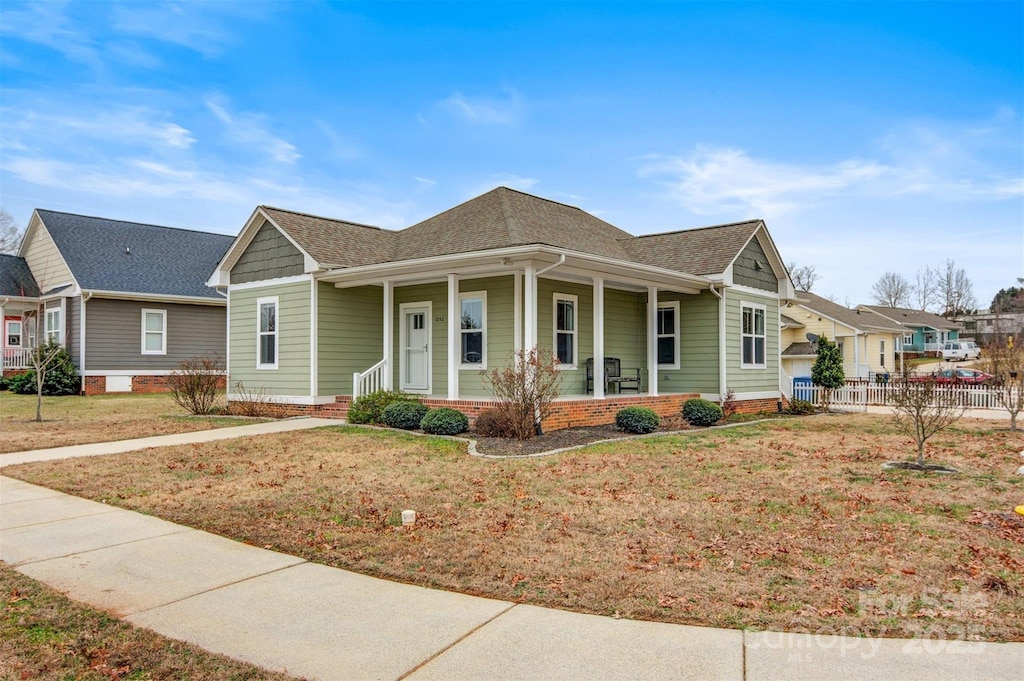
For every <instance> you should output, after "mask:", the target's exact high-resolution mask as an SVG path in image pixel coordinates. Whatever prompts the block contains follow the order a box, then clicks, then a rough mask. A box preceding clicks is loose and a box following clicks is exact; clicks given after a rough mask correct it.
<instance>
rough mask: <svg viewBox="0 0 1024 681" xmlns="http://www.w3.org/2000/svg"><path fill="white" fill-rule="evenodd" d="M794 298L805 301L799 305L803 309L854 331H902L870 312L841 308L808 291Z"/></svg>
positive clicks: (897, 325)
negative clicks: (829, 318)
mask: <svg viewBox="0 0 1024 681" xmlns="http://www.w3.org/2000/svg"><path fill="white" fill-rule="evenodd" d="M796 297H797V298H798V299H800V300H803V301H806V302H801V303H800V304H801V305H803V306H804V307H807V308H808V309H811V310H814V311H815V312H817V313H819V314H823V315H825V316H827V317H831V318H832V319H835V320H836V321H837V322H842V323H843V324H846V325H847V326H850V327H853V328H854V329H858V330H861V331H868V330H871V331H893V332H897V331H903V329H902V328H900V326H899V324H893V323H892V322H890V321H888V320H886V319H883V318H881V317H878V316H876V315H874V314H871V313H870V312H861V311H859V310H851V309H850V308H848V307H843V306H842V305H839V304H838V303H833V302H832V301H831V300H829V299H828V298H822V297H821V296H817V295H815V294H813V293H811V292H810V291H797V292H796Z"/></svg>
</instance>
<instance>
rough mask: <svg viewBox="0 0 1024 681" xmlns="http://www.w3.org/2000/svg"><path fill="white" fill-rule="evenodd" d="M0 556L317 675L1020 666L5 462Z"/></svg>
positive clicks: (151, 617) (1021, 651)
mask: <svg viewBox="0 0 1024 681" xmlns="http://www.w3.org/2000/svg"><path fill="white" fill-rule="evenodd" d="M308 422H309V423H308V427H315V425H317V424H315V422H314V420H312V419H309V420H308ZM329 423H337V422H336V421H331V422H329ZM261 425H265V424H261ZM245 428H254V426H245ZM224 430H227V429H224ZM210 432H219V433H223V430H221V431H210ZM247 432H250V433H251V432H252V431H247ZM187 435H190V436H193V437H194V436H200V435H203V433H190V434H187ZM167 437H178V436H167ZM160 439H161V440H162V439H163V438H160ZM193 441H194V440H193ZM122 446H123V445H122ZM89 447H92V446H91V445H90V446H89ZM65 449H66V448H65ZM89 451H92V449H90V450H89ZM64 455H65V456H67V455H68V452H65V454H64ZM48 458H56V457H55V456H54V457H48ZM37 460H42V459H37ZM2 463H7V462H6V461H3V462H2ZM0 560H3V561H5V562H6V563H8V564H9V565H11V566H13V567H14V568H15V569H17V570H18V571H20V572H22V573H24V574H25V575H27V576H29V577H31V578H33V579H36V580H39V581H41V582H44V583H46V584H49V585H50V586H53V587H55V588H57V589H59V590H60V591H62V592H64V593H67V594H68V595H69V596H70V597H71V598H74V599H76V600H79V601H83V602H85V603H89V604H91V605H93V606H96V607H99V608H102V609H105V610H108V611H110V612H113V613H115V614H116V615H118V616H119V617H123V618H125V619H126V620H128V621H130V622H133V623H135V624H137V625H140V626H144V627H147V628H150V629H152V630H154V631H156V632H158V633H160V634H163V635H165V636H169V637H172V638H176V639H180V640H185V641H189V642H191V643H195V644H197V645H199V646H201V647H203V648H206V649H207V650H211V651H214V652H217V653H222V654H225V655H228V656H230V657H234V658H237V659H240V660H244V661H247V662H251V663H254V664H257V665H259V666H262V667H265V668H267V669H273V670H283V671H288V672H290V673H292V674H296V675H300V676H305V677H309V678H315V679H407V678H408V679H539V678H543V679H663V678H664V679H781V678H787V679H834V678H850V679H853V678H864V679H869V678H870V679H906V680H915V679H921V680H922V681H924V680H928V681H931V680H933V679H1020V678H1021V672H1022V670H1024V643H984V642H964V641H960V640H956V638H955V636H950V637H948V638H946V637H944V636H943V635H942V633H941V632H939V634H938V635H932V636H931V637H929V638H926V639H925V640H923V641H922V640H909V641H904V640H898V639H879V638H863V637H858V636H856V632H855V631H853V632H848V633H851V634H853V635H852V636H835V635H815V634H802V633H775V632H764V633H751V632H742V631H735V630H727V629H711V628H703V627H691V626H682V625H675V624H664V623H656V622H639V621H632V620H623V619H614V618H611V617H601V616H596V615H584V614H579V613H572V612H565V611H561V610H552V609H547V608H539V607H534V606H529V605H521V604H515V603H508V602H504V601H497V600H492V599H487V598H478V597H475V596H467V595H464V594H458V593H452V592H447V591H436V590H431V589H425V588H422V587H417V586H410V585H407V584H398V583H395V582H389V581H386V580H382V579H375V578H372V577H367V576H364V575H359V574H355V573H351V572H347V571H344V570H339V569H336V568H330V567H326V566H323V565H318V564H315V563H310V562H307V561H305V560H303V559H301V558H297V557H295V556H289V555H286V554H282V553H276V552H273V551H267V550H263V549H260V548H256V547H253V546H249V545H246V544H242V543H239V542H235V541H232V540H229V539H225V538H223V537H219V536H216V535H212V534H209V533H206V532H200V531H198V530H194V529H191V528H189V527H185V526H182V525H176V524H174V523H170V522H167V521H164V520H160V519H158V518H153V517H151V516H145V515H141V514H138V513H135V512H132V511H127V510H124V509H119V508H114V507H111V506H107V505H105V504H101V503H97V502H93V501H88V500H85V499H80V498H77V497H72V496H69V495H66V494H62V493H60V492H55V491H53V490H50V489H47V488H44V487H38V486H35V485H30V484H28V483H25V482H21V481H18V480H14V479H12V478H8V477H5V476H0Z"/></svg>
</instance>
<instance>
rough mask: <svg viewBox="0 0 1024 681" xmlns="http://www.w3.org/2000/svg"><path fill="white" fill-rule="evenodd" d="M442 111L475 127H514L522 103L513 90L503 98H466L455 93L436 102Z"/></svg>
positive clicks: (519, 117) (517, 120)
mask: <svg viewBox="0 0 1024 681" xmlns="http://www.w3.org/2000/svg"><path fill="white" fill-rule="evenodd" d="M438 104H439V106H440V107H441V109H442V110H444V111H447V112H448V113H449V114H451V115H453V116H455V117H457V118H461V119H462V120H464V121H466V122H468V123H473V124H475V125H514V124H516V123H518V122H519V121H520V120H521V119H522V115H523V102H522V98H521V97H520V96H519V93H518V92H517V91H515V90H513V89H506V90H504V94H503V96H500V97H490V96H468V95H465V94H463V93H461V92H456V93H454V94H453V95H451V96H450V97H447V98H445V99H443V100H441V101H440V102H438Z"/></svg>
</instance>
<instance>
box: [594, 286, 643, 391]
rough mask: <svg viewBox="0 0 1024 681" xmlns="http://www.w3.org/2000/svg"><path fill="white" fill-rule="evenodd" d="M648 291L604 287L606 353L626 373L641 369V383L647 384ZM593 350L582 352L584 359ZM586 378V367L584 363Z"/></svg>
mask: <svg viewBox="0 0 1024 681" xmlns="http://www.w3.org/2000/svg"><path fill="white" fill-rule="evenodd" d="M646 299H647V297H646V295H645V294H641V293H635V292H633V291H620V290H618V289H612V288H605V290H604V356H605V357H617V358H618V359H619V366H620V367H621V368H622V371H623V373H626V372H631V371H633V370H635V369H638V368H639V369H641V372H640V385H641V387H642V389H646V386H647V373H646V369H644V368H643V367H646V366H647V333H646V331H644V325H645V324H646V319H645V317H644V314H645V310H646V306H647V303H646ZM592 356H593V354H589V355H583V360H582V361H583V362H586V361H587V358H588V357H592ZM583 377H584V380H586V367H585V366H584V367H583Z"/></svg>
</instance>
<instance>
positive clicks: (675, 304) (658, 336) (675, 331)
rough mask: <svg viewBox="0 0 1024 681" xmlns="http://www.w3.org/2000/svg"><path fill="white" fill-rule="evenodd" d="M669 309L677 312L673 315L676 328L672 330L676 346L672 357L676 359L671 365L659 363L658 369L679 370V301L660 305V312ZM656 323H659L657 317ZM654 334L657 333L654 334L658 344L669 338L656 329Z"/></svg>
mask: <svg viewBox="0 0 1024 681" xmlns="http://www.w3.org/2000/svg"><path fill="white" fill-rule="evenodd" d="M668 308H672V309H673V310H674V311H675V313H674V314H673V315H672V317H673V322H674V325H675V328H674V329H673V330H672V338H673V340H674V345H675V348H674V350H673V353H672V356H673V357H675V361H674V362H672V363H671V364H660V363H659V364H658V368H659V369H678V368H679V326H680V325H679V301H678V300H670V301H667V302H664V303H658V310H659V311H661V310H666V309H668ZM654 322H655V324H657V322H658V317H657V315H655V317H654ZM654 332H655V333H654V336H655V338H654V342H655V343H657V342H658V341H659V340H661V339H662V338H667V337H668V335H667V334H660V333H658V329H654ZM655 356H657V354H655Z"/></svg>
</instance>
